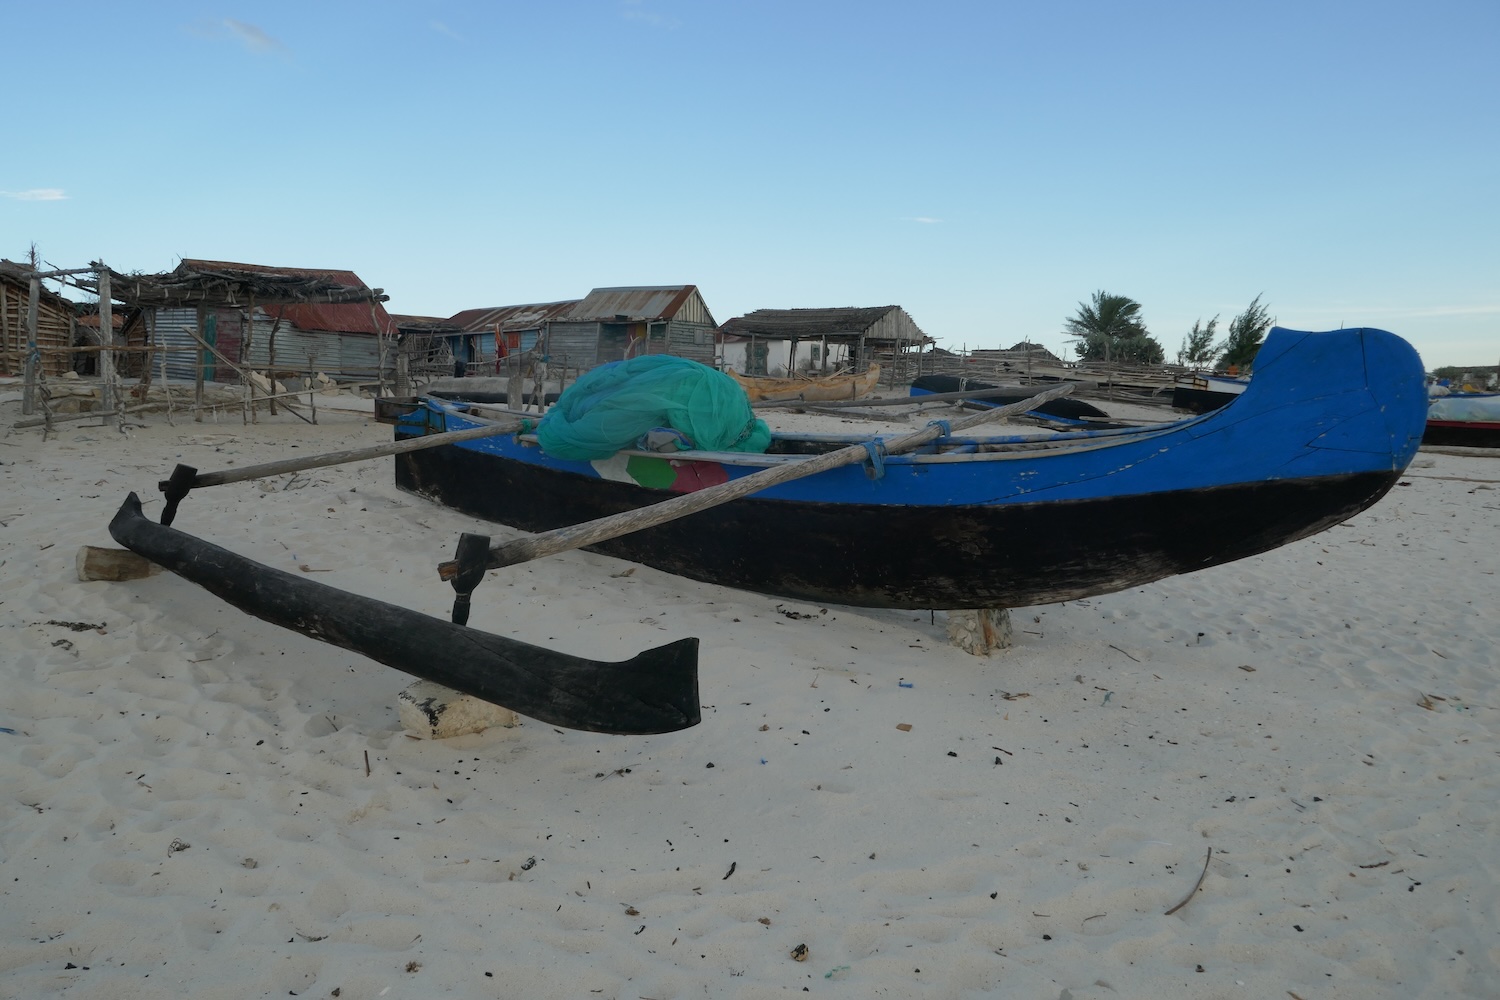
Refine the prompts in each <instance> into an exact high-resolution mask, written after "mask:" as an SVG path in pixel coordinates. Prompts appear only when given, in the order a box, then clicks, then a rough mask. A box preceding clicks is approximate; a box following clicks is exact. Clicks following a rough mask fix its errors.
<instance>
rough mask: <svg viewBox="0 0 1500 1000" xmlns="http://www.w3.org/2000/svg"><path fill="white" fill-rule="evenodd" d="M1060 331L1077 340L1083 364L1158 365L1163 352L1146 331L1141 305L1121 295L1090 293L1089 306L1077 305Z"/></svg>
mask: <svg viewBox="0 0 1500 1000" xmlns="http://www.w3.org/2000/svg"><path fill="white" fill-rule="evenodd" d="M1063 332H1064V333H1066V334H1068V335H1069V336H1073V337H1077V338H1079V342H1078V347H1077V350H1078V356H1079V357H1080V358H1082V359H1083V360H1085V361H1134V362H1136V363H1139V364H1148V365H1156V364H1161V362H1162V359H1163V358H1165V357H1166V351H1164V350H1163V349H1162V346H1161V344H1159V343H1157V342H1156V339H1155V338H1154V337H1152V336H1151V334H1150V333H1149V332H1147V330H1146V324H1145V322H1144V321H1143V320H1142V319H1141V304H1140V303H1139V302H1137V301H1135V300H1134V299H1132V298H1128V297H1127V296H1124V295H1111V294H1109V293H1108V292H1105V291H1098V292H1095V293H1094V299H1093V302H1092V303H1088V302H1080V303H1078V312H1077V314H1075V315H1073V316H1071V317H1069V318H1068V319H1066V320H1064V321H1063Z"/></svg>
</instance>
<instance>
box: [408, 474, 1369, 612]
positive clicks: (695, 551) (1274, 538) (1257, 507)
mask: <svg viewBox="0 0 1500 1000" xmlns="http://www.w3.org/2000/svg"><path fill="white" fill-rule="evenodd" d="M1396 478H1397V474H1396V473H1391V472H1385V473H1363V474H1357V475H1347V476H1330V477H1324V478H1320V479H1315V480H1279V481H1272V482H1264V483H1252V484H1245V485H1240V486H1222V487H1211V488H1205V489H1201V490H1186V491H1176V492H1169V493H1160V494H1143V495H1139V496H1129V497H1101V498H1095V499H1088V500H1073V501H1061V502H1058V501H1041V502H1037V503H1027V504H1006V505H997V506H987V505H979V504H976V505H966V506H964V507H958V508H947V509H945V510H942V511H940V512H935V511H933V510H931V509H929V508H926V507H914V506H896V507H888V506H884V505H876V504H845V503H795V504H788V503H787V502H784V501H775V500H764V499H757V498H755V497H749V498H746V499H743V500H737V501H735V502H734V503H730V504H725V505H724V506H722V507H714V508H711V509H709V510H705V511H701V512H699V513H697V514H693V515H690V516H688V517H684V518H681V519H679V520H676V521H670V522H667V523H666V524H662V525H658V526H657V527H654V528H647V529H645V530H642V531H638V532H635V533H633V534H630V535H625V536H623V537H621V538H615V539H611V540H609V541H606V542H602V543H600V544H599V545H596V546H593V547H592V551H596V552H600V553H604V554H606V555H611V556H616V557H618V558H621V559H628V560H630V561H631V562H637V563H641V564H643V565H646V566H651V567H653V568H655V569H659V570H662V571H664V572H667V573H673V574H676V575H678V576H684V577H687V578H689V579H692V580H700V581H703V582H705V583H715V584H721V585H723V586H727V587H735V588H738V589H741V590H749V591H755V592H758V593H764V594H771V595H775V596H778V597H786V598H791V599H796V600H803V601H810V602H814V603H834V604H846V605H854V606H858V607H880V608H944V609H956V608H990V607H1012V608H1013V607H1029V606H1031V605H1036V604H1052V603H1056V602H1059V601H1070V600H1076V599H1078V598H1081V597H1090V596H1093V595H1096V594H1106V593H1111V592H1113V591H1117V590H1123V589H1126V588H1128V587H1133V586H1139V585H1141V584H1146V583H1150V582H1152V581H1155V580H1160V579H1163V578H1165V577H1168V576H1173V575H1176V574H1179V573H1187V572H1191V571H1193V570H1198V569H1206V568H1207V567H1209V566H1215V565H1218V564H1220V563H1225V562H1231V561H1233V560H1235V559H1243V558H1245V557H1246V556H1251V555H1256V554H1257V553H1260V552H1265V551H1267V550H1268V549H1273V548H1275V547H1277V546H1279V545H1284V544H1286V543H1287V542H1290V541H1294V540H1296V539H1298V538H1303V537H1306V536H1307V535H1310V534H1313V533H1315V532H1317V531H1321V530H1323V529H1324V528H1327V527H1330V526H1332V525H1334V524H1337V523H1338V522H1339V521H1342V520H1345V519H1347V518H1349V517H1352V516H1353V515H1354V514H1356V513H1358V512H1359V511H1361V510H1363V509H1364V508H1366V507H1368V506H1369V505H1370V504H1372V503H1374V502H1375V501H1376V500H1379V499H1380V497H1381V496H1383V495H1384V494H1385V493H1386V491H1387V490H1389V489H1390V488H1391V486H1392V484H1394V482H1395V481H1396ZM396 483H397V485H398V486H399V487H400V488H402V489H405V490H409V491H411V492H413V493H417V494H419V495H421V496H424V497H427V498H429V499H431V500H434V501H436V502H438V503H441V504H443V505H445V506H448V507H452V508H454V509H456V510H460V511H463V512H464V513H467V514H471V515H473V516H475V517H479V518H483V519H485V520H488V521H496V522H499V523H502V524H509V525H513V526H515V527H518V528H521V529H522V530H525V531H547V530H550V529H552V528H558V527H563V526H565V525H570V524H577V523H579V522H582V521H587V520H591V519H593V518H596V517H603V516H605V515H606V514H614V513H618V512H620V511H623V510H632V509H635V508H637V507H641V506H643V505H645V504H647V503H651V502H653V501H654V500H657V499H660V494H659V493H658V492H657V491H655V490H648V489H645V488H643V487H639V486H630V485H627V484H624V483H617V482H610V481H606V480H592V481H590V480H588V479H586V478H585V477H581V476H577V475H574V474H571V473H567V472H561V471H559V470H555V469H545V468H537V467H534V466H526V465H523V464H521V463H518V462H513V461H505V460H497V459H494V458H493V457H484V456H480V457H476V456H474V455H472V454H468V453H466V450H465V449H463V448H462V447H461V446H449V447H444V448H433V449H430V450H427V451H419V452H411V453H409V454H406V455H402V456H399V457H398V458H397V462H396Z"/></svg>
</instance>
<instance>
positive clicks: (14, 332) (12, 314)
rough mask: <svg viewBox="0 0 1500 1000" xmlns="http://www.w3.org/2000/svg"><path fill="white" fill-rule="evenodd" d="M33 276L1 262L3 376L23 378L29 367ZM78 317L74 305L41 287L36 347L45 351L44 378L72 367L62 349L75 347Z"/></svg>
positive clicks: (0, 368) (20, 267) (21, 267)
mask: <svg viewBox="0 0 1500 1000" xmlns="http://www.w3.org/2000/svg"><path fill="white" fill-rule="evenodd" d="M31 274H32V270H31V268H30V267H29V266H28V265H26V264H18V263H16V262H14V261H10V260H3V259H0V375H20V374H21V373H22V372H23V370H24V369H25V367H26V352H27V349H28V337H27V332H26V314H27V311H28V310H29V308H30V302H31ZM76 315H77V314H76V306H75V305H74V304H73V303H72V302H71V301H69V300H68V299H65V298H63V297H62V296H61V295H58V294H56V293H55V292H49V291H48V290H47V289H46V288H45V287H43V286H42V285H41V284H40V283H39V284H38V287H37V309H36V346H37V347H38V348H41V349H42V350H41V354H40V360H41V365H40V369H39V370H40V371H41V372H42V374H44V375H46V376H48V377H56V376H58V375H61V374H62V373H63V372H65V371H68V370H69V368H71V367H72V362H71V361H70V359H69V357H68V355H67V354H66V353H64V352H62V351H60V350H58V349H59V348H64V347H71V346H72V345H73V337H74V334H75V319H76ZM96 323H97V321H96Z"/></svg>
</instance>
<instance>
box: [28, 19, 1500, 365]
mask: <svg viewBox="0 0 1500 1000" xmlns="http://www.w3.org/2000/svg"><path fill="white" fill-rule="evenodd" d="M5 32H6V36H7V41H6V57H5V62H6V70H7V71H6V79H7V81H8V87H9V93H10V101H9V102H8V103H9V106H10V108H11V112H10V114H9V115H8V116H7V118H8V121H7V126H6V130H5V140H4V147H3V148H4V155H3V156H0V256H6V257H9V258H11V259H19V258H22V257H24V255H25V253H26V249H27V247H28V245H29V244H30V243H31V242H32V241H35V242H36V244H37V245H38V248H39V250H40V252H41V254H42V256H43V258H44V259H46V260H47V261H48V262H50V263H51V264H53V265H56V266H59V267H72V266H80V265H83V264H86V263H87V262H89V261H90V260H95V259H103V260H105V261H107V262H108V263H109V264H110V265H112V266H113V267H115V268H116V269H120V270H140V271H148V272H150V271H163V270H169V269H171V268H172V267H174V266H175V265H176V263H177V262H178V260H179V259H180V258H182V257H202V258H211V259H224V260H238V261H248V262H253V263H262V264H279V265H290V266H302V267H337V268H349V269H352V270H354V271H357V272H358V273H359V274H360V276H361V277H362V278H364V279H365V281H367V282H368V283H370V284H371V285H374V286H378V287H382V288H384V289H385V290H386V292H387V293H388V294H390V296H391V301H390V303H389V304H388V305H389V308H390V309H391V310H392V311H396V312H404V313H416V314H429V315H443V316H446V315H451V314H452V313H454V312H457V311H459V310H461V309H466V308H472V307H477V306H492V305H506V304H513V303H520V302H538V301H550V300H555V299H564V298H576V297H580V296H582V295H584V294H585V293H586V292H587V291H588V290H589V289H590V288H593V287H599V286H610V285H668V284H681V283H692V284H696V285H698V286H699V288H700V289H701V290H702V292H703V295H704V298H705V300H706V301H707V302H708V305H709V308H710V309H711V310H712V311H713V313H714V316H715V317H716V318H717V319H719V320H720V321H721V322H722V321H724V320H727V319H729V318H730V317H732V316H735V315H740V314H743V313H745V312H749V311H750V310H753V309H758V308H794V307H817V306H843V305H861V306H864V305H887V304H898V305H901V306H903V307H905V308H906V310H907V311H908V312H909V313H911V315H912V317H913V318H914V319H915V320H916V322H917V323H918V325H919V326H921V327H922V328H923V330H925V331H926V332H927V333H929V334H931V335H932V336H934V337H937V338H938V339H939V341H940V342H941V343H942V345H943V346H945V347H949V348H950V349H961V348H963V347H965V346H967V347H970V348H975V347H997V346H1009V345H1011V344H1013V343H1015V342H1016V341H1019V340H1022V339H1025V338H1030V339H1032V340H1034V341H1036V342H1039V343H1042V344H1044V345H1046V346H1048V347H1050V348H1052V349H1053V350H1054V351H1057V352H1059V353H1061V352H1062V351H1063V350H1064V349H1065V346H1066V343H1067V342H1066V341H1065V338H1064V337H1063V334H1062V333H1061V330H1062V325H1063V321H1064V319H1065V318H1066V317H1068V316H1069V315H1071V314H1073V313H1074V312H1075V311H1076V309H1077V307H1078V303H1079V302H1081V301H1084V300H1086V299H1088V298H1089V297H1090V296H1091V295H1092V294H1093V293H1094V292H1095V291H1096V290H1099V289H1103V290H1106V291H1109V292H1111V293H1115V294H1122V295H1128V296H1130V297H1131V298H1134V299H1136V300H1137V301H1139V302H1140V303H1141V304H1142V307H1143V310H1142V311H1143V316H1144V319H1145V321H1146V323H1147V326H1148V327H1149V328H1150V330H1151V332H1152V334H1153V335H1154V336H1156V338H1157V339H1158V340H1159V341H1161V343H1162V344H1163V346H1164V347H1165V348H1166V350H1167V354H1168V358H1169V359H1170V358H1171V357H1172V356H1173V355H1175V353H1176V350H1177V348H1178V346H1179V345H1180V344H1181V342H1182V340H1183V338H1184V337H1185V335H1186V334H1187V332H1188V330H1189V329H1190V328H1191V327H1192V325H1193V322H1194V321H1195V320H1198V319H1203V320H1205V321H1206V320H1208V319H1210V318H1212V317H1213V316H1215V315H1218V316H1220V330H1221V331H1222V330H1223V329H1224V327H1226V326H1227V325H1228V322H1229V320H1230V318H1231V317H1232V316H1233V315H1234V314H1235V313H1237V312H1239V311H1240V310H1242V309H1243V308H1244V307H1245V306H1246V305H1247V304H1248V303H1249V302H1250V300H1251V299H1252V298H1253V297H1254V296H1256V295H1257V294H1262V295H1263V296H1264V301H1265V302H1266V303H1268V304H1269V306H1270V311H1271V314H1272V315H1273V316H1275V317H1277V319H1278V321H1279V322H1280V323H1281V324H1282V325H1284V326H1290V327H1293V328H1296V329H1305V330H1323V329H1333V328H1337V327H1339V326H1380V327H1384V328H1386V329H1389V330H1393V331H1395V332H1397V333H1399V334H1401V335H1402V336H1404V337H1406V338H1407V339H1408V340H1410V341H1411V342H1412V343H1413V344H1414V345H1415V346H1416V347H1417V349H1418V350H1419V351H1420V352H1421V354H1422V357H1423V360H1424V361H1425V362H1426V364H1427V365H1428V366H1429V367H1434V366H1438V365H1449V364H1457V365H1462V364H1495V363H1496V362H1497V361H1500V55H1497V53H1500V2H1496V0H1431V2H1427V3H1421V4H1418V3H1414V2H1410V0H1407V2H1400V3H1390V2H1384V0H1362V2H1343V0H1334V2H1318V0H1296V2H1287V3H1282V2H1266V3H1253V2H1240V3H1219V2H1207V0H1205V2H1191V3H1187V2H1184V3H1172V2H1150V0H1141V2H1135V3H1123V2H1120V3H1103V2H1073V0H1058V2H1033V3H1027V4H1020V3H1011V2H1000V0H997V2H990V3H979V2H945V0H928V2H926V3H923V4H913V3H891V2H880V0H864V2H842V0H826V2H820V0H796V2H782V0H761V2H749V0H718V2H716V0H697V2H688V0H549V2H540V0H529V2H524V3H512V2H492V3H478V2H459V0H410V2H402V3H393V2H363V3H338V2H325V0H301V2H298V3H283V2H265V0H258V2H255V3H249V2H243V0H241V2H227V3H226V2H208V3H200V2H188V0H154V2H151V3H146V4H133V3H118V2H112V3H107V4H106V3H95V2H92V0H86V2H82V3H72V4H67V5H65V6H63V7H55V6H53V7H48V6H46V5H42V4H12V5H7V10H6V17H5Z"/></svg>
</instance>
